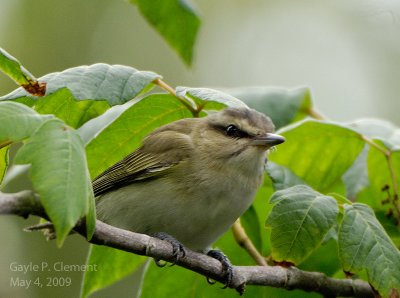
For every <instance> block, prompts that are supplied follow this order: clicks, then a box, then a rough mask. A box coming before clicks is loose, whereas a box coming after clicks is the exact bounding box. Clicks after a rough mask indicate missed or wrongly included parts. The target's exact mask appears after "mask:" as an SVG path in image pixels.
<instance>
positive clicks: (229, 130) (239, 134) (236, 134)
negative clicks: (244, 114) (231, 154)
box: [225, 124, 247, 138]
mask: <svg viewBox="0 0 400 298" xmlns="http://www.w3.org/2000/svg"><path fill="white" fill-rule="evenodd" d="M225 132H226V135H227V136H229V137H233V138H243V137H246V136H247V133H245V132H244V131H242V130H240V129H239V128H237V127H236V126H235V125H233V124H231V125H228V126H227V127H226V128H225Z"/></svg>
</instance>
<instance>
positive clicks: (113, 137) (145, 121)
mask: <svg viewBox="0 0 400 298" xmlns="http://www.w3.org/2000/svg"><path fill="white" fill-rule="evenodd" d="M191 116H192V114H191V113H190V112H189V110H188V109H187V108H186V107H185V106H184V105H183V104H182V103H181V102H180V101H179V100H177V99H176V98H175V97H174V96H172V95H169V94H153V95H149V96H147V97H145V98H143V99H141V100H140V101H138V102H136V103H135V104H134V105H132V106H131V107H130V108H128V109H127V110H125V111H124V112H123V113H122V114H121V115H120V116H119V117H118V118H116V119H115V120H114V121H113V122H112V123H111V124H110V125H109V126H107V127H106V128H104V129H103V130H102V131H101V133H99V134H98V135H97V137H95V138H94V139H92V140H91V141H90V143H89V144H88V145H87V146H86V154H87V158H88V163H89V169H90V173H91V175H92V177H96V176H97V175H99V174H100V173H101V172H102V171H104V170H105V169H107V168H108V167H110V166H111V165H113V164H114V163H116V162H117V161H119V160H121V159H122V158H123V157H125V156H127V155H128V154H129V153H131V152H133V151H134V150H135V149H136V148H137V147H139V145H140V143H141V140H142V139H143V137H145V136H146V135H147V134H149V133H150V132H152V131H153V130H154V129H155V128H157V127H159V126H161V125H164V124H167V123H170V122H173V121H175V120H179V119H182V118H189V117H191ZM110 152H112V154H110Z"/></svg>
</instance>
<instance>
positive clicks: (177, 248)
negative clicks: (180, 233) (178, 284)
mask: <svg viewBox="0 0 400 298" xmlns="http://www.w3.org/2000/svg"><path fill="white" fill-rule="evenodd" d="M153 236H154V237H155V238H157V239H160V240H164V241H167V242H168V243H170V244H171V245H172V255H173V257H174V261H173V262H172V264H171V266H173V265H175V264H176V263H177V262H179V260H180V259H181V258H184V257H185V256H186V248H185V247H184V246H183V245H182V243H180V242H179V241H178V240H176V239H175V238H174V237H172V236H171V235H169V234H167V233H164V232H159V233H155V234H154V235H153ZM154 261H155V263H156V265H157V266H158V267H164V266H165V265H166V264H162V263H160V260H156V259H154Z"/></svg>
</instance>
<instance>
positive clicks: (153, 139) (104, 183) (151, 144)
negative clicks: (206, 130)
mask: <svg viewBox="0 0 400 298" xmlns="http://www.w3.org/2000/svg"><path fill="white" fill-rule="evenodd" d="M185 123H186V122H185V121H180V122H179V123H175V124H171V125H170V126H171V128H170V130H166V128H162V129H164V130H165V131H163V130H161V131H158V133H156V134H154V133H153V134H151V135H149V136H148V137H147V138H146V139H145V140H144V143H143V145H142V147H140V148H139V149H137V150H136V151H134V152H132V153H131V154H129V155H128V156H127V157H125V158H124V159H122V160H121V161H119V162H117V163H116V164H114V165H113V166H111V167H110V168H108V169H107V170H105V171H104V172H103V173H102V174H100V175H99V176H97V177H96V178H95V179H94V181H93V183H92V185H93V191H94V194H95V196H99V195H102V194H104V193H106V192H109V191H111V190H114V189H118V188H120V187H123V186H126V185H129V184H132V183H136V182H138V181H143V180H145V179H148V178H151V177H153V176H155V175H160V174H162V173H164V172H166V171H167V170H168V169H170V168H172V167H173V166H175V165H177V164H178V163H180V162H181V161H182V160H183V159H186V158H187V157H188V156H189V154H190V152H191V151H192V148H193V145H192V143H191V140H190V138H189V137H188V135H187V134H186V133H181V132H177V131H174V128H175V127H176V126H177V125H179V126H183V125H185ZM167 128H168V126H167ZM181 130H182V129H181Z"/></svg>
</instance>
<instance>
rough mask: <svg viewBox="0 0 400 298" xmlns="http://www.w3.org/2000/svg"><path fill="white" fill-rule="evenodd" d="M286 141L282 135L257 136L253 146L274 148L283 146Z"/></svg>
mask: <svg viewBox="0 0 400 298" xmlns="http://www.w3.org/2000/svg"><path fill="white" fill-rule="evenodd" d="M285 140H286V139H285V138H284V137H282V136H280V135H276V134H273V133H269V134H267V135H264V136H256V137H254V138H253V140H252V142H251V144H252V145H253V146H262V147H272V146H276V145H279V144H282V143H283V142H284V141H285Z"/></svg>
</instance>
